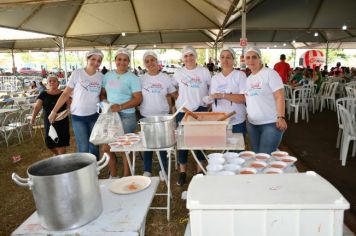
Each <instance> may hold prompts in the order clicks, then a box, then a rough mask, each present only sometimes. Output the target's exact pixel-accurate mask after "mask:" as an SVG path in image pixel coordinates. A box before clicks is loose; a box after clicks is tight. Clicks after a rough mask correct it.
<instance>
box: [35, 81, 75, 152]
mask: <svg viewBox="0 0 356 236" xmlns="http://www.w3.org/2000/svg"><path fill="white" fill-rule="evenodd" d="M47 81H48V90H47V91H43V92H41V93H40V95H39V96H38V98H37V101H36V105H35V108H34V110H33V112H32V118H31V124H35V122H36V116H37V114H38V113H39V112H40V110H41V109H42V108H43V119H44V126H45V130H46V138H45V141H46V146H47V148H48V149H50V150H51V151H52V152H53V153H54V154H55V155H59V154H63V153H66V147H68V146H69V139H70V136H69V119H68V113H66V110H67V107H68V106H69V105H68V102H67V104H66V103H65V104H63V106H62V107H61V108H60V109H59V110H58V112H64V115H63V116H62V117H61V119H60V120H58V121H56V122H54V123H53V127H54V128H55V130H56V132H57V135H58V141H57V142H55V141H54V140H52V139H51V138H50V137H49V136H48V132H49V127H50V123H49V121H48V116H49V114H50V113H51V111H52V109H53V107H54V106H55V104H56V102H57V101H58V99H59V97H60V96H61V94H62V91H61V90H59V89H58V87H59V81H58V78H57V77H56V76H50V77H49V78H48V80H47Z"/></svg>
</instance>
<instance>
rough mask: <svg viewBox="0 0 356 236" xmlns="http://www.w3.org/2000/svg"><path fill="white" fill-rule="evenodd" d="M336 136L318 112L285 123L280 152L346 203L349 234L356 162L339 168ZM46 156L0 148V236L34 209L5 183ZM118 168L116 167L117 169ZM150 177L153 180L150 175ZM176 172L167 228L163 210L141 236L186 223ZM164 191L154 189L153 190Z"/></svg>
mask: <svg viewBox="0 0 356 236" xmlns="http://www.w3.org/2000/svg"><path fill="white" fill-rule="evenodd" d="M336 134H337V121H336V114H335V112H330V111H324V112H323V113H317V114H315V115H311V121H310V122H309V123H308V124H307V123H306V122H305V121H301V122H300V123H298V124H294V123H293V122H289V129H288V131H287V132H286V134H285V136H284V138H283V143H282V145H281V149H282V150H287V151H289V152H290V153H292V154H293V155H295V156H296V157H298V159H299V161H298V162H297V167H298V169H299V170H300V171H305V170H314V171H316V172H317V173H319V174H320V175H322V176H323V177H324V178H326V179H327V180H329V181H330V182H331V183H332V184H333V185H334V186H335V187H336V188H337V189H338V190H339V191H340V192H341V193H342V194H343V195H344V196H345V197H346V199H347V200H348V201H349V202H350V204H351V210H349V211H347V212H346V214H345V222H346V223H348V226H349V228H350V229H351V230H352V231H353V232H356V227H355V225H356V223H355V222H356V221H355V215H356V211H355V209H356V208H355V206H356V178H355V174H356V158H351V155H350V154H349V157H348V160H347V165H346V167H342V166H341V162H340V161H339V159H338V158H339V150H338V149H336V148H335V144H336ZM74 151H75V146H74V138H73V139H72V140H71V147H70V148H69V152H74ZM14 155H21V157H22V159H21V161H19V162H17V163H13V162H12V160H11V156H14ZM49 156H51V153H50V152H49V151H48V150H47V149H46V148H45V145H44V143H43V141H42V138H41V135H40V134H39V133H37V134H36V136H35V138H33V139H30V138H27V139H26V140H25V143H23V144H21V145H12V146H10V147H9V148H6V146H5V145H4V144H0V181H1V182H0V200H1V204H0V225H1V227H0V235H10V234H11V232H12V231H14V230H15V229H16V228H17V227H18V226H19V225H20V224H21V223H22V222H23V221H24V220H25V219H26V218H27V217H29V216H30V215H31V214H32V213H33V212H34V211H35V206H34V202H33V198H32V193H31V192H30V190H28V189H26V188H23V187H19V186H17V185H16V184H14V183H13V182H12V180H11V174H12V173H13V172H16V173H17V174H18V175H20V176H22V177H26V169H27V167H28V166H29V165H31V164H33V163H34V162H36V161H38V160H42V159H45V158H47V157H49ZM189 163H190V165H188V177H189V179H190V178H191V177H192V175H193V173H194V171H193V167H194V169H195V166H193V165H192V163H193V161H190V162H189ZM137 165H138V168H137V169H136V172H137V173H138V174H140V173H142V161H137ZM120 166H121V165H120ZM154 174H157V173H156V172H155V171H154ZM107 177H108V170H107V169H104V171H102V174H100V176H99V178H107ZM176 178H177V171H175V170H174V165H172V180H171V181H172V182H171V183H172V184H171V186H172V192H173V201H172V208H171V220H170V221H169V222H167V219H166V214H165V213H166V212H165V211H164V210H150V211H149V213H148V216H147V222H146V235H148V236H150V235H154V236H156V235H158V236H159V235H183V234H184V230H185V227H186V224H187V221H188V210H187V209H186V205H185V204H186V202H185V201H184V200H181V193H182V192H183V191H185V190H186V189H187V187H188V186H187V185H186V186H184V187H183V188H181V187H178V186H177V185H176V184H175V182H176ZM164 188H165V185H164V184H163V183H161V184H160V186H159V190H162V189H164ZM163 203H165V199H164V198H163V197H160V198H157V197H156V198H155V199H154V201H153V205H155V206H157V205H161V204H163Z"/></svg>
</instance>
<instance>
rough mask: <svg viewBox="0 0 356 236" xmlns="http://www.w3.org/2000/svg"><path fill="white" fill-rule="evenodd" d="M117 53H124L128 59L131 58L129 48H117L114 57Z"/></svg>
mask: <svg viewBox="0 0 356 236" xmlns="http://www.w3.org/2000/svg"><path fill="white" fill-rule="evenodd" d="M119 54H124V55H126V56H128V57H129V61H130V60H131V51H130V50H129V49H127V48H119V49H118V50H117V51H116V53H115V57H114V58H116V57H117V55H119Z"/></svg>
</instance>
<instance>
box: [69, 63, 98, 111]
mask: <svg viewBox="0 0 356 236" xmlns="http://www.w3.org/2000/svg"><path fill="white" fill-rule="evenodd" d="M103 77H104V75H103V74H102V73H100V72H96V73H95V74H94V75H91V76H90V75H88V74H87V73H86V72H85V70H84V69H83V68H82V69H77V70H74V71H73V72H72V74H71V76H70V78H69V82H68V85H67V86H68V87H70V88H72V89H73V93H72V104H71V106H70V111H71V113H72V114H73V115H77V116H89V115H93V114H94V113H96V110H97V106H96V104H97V103H98V102H99V95H100V90H101V83H102V80H103Z"/></svg>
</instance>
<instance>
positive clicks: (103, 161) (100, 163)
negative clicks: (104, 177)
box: [96, 152, 110, 174]
mask: <svg viewBox="0 0 356 236" xmlns="http://www.w3.org/2000/svg"><path fill="white" fill-rule="evenodd" d="M109 161H110V156H109V154H107V153H106V152H104V155H103V157H102V158H101V159H100V160H99V161H98V162H97V165H98V167H97V168H96V171H97V172H98V174H99V173H100V170H101V169H103V168H104V167H105V166H106V165H107V164H108V163H109Z"/></svg>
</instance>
